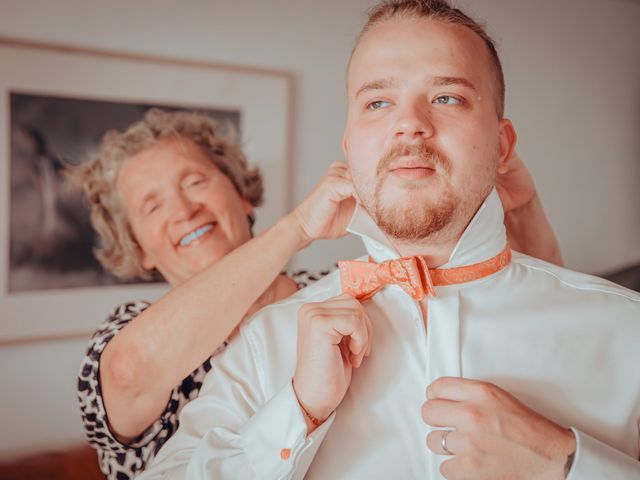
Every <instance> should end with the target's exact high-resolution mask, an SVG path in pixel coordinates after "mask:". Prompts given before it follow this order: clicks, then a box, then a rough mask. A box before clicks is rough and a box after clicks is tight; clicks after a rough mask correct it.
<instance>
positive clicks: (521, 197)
mask: <svg viewBox="0 0 640 480" xmlns="http://www.w3.org/2000/svg"><path fill="white" fill-rule="evenodd" d="M496 190H497V191H498V195H499V196H500V201H501V202H502V207H503V208H504V211H505V213H508V212H511V211H513V210H517V209H518V208H520V207H523V206H524V205H526V204H528V203H529V202H531V201H532V200H533V199H534V198H535V196H536V187H535V185H534V184H533V177H532V176H531V174H530V173H529V170H527V167H526V166H525V164H524V162H523V161H522V159H521V158H520V156H519V155H518V154H517V153H516V151H515V150H514V151H513V153H512V154H511V156H510V157H509V159H508V160H507V163H506V166H505V170H503V171H500V172H498V175H497V177H496Z"/></svg>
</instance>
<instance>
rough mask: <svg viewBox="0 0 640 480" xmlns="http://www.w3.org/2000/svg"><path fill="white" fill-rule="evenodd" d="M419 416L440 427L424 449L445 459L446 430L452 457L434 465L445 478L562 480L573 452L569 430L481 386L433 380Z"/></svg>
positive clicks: (498, 391)
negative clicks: (437, 466)
mask: <svg viewBox="0 0 640 480" xmlns="http://www.w3.org/2000/svg"><path fill="white" fill-rule="evenodd" d="M422 418H423V419H424V421H425V422H426V423H427V424H429V425H431V426H433V427H440V428H443V429H445V430H434V431H432V432H431V433H429V435H428V436H427V446H428V447H429V449H430V450H432V451H433V452H435V453H437V454H439V455H448V453H447V452H445V451H444V450H443V448H442V436H443V434H444V432H445V431H446V430H452V431H451V432H450V433H448V434H447V437H446V446H447V449H448V450H449V451H450V452H451V453H452V454H453V455H454V456H453V457H452V458H451V459H450V460H447V461H445V462H443V463H442V465H441V467H440V472H441V473H442V475H444V477H445V478H447V479H448V480H454V479H474V480H484V479H487V480H489V479H490V480H494V479H496V478H505V479H511V478H513V479H519V480H533V479H536V480H562V479H564V478H565V471H564V468H565V464H566V461H567V457H568V456H569V455H571V454H572V453H574V452H575V449H576V441H575V438H574V435H573V433H572V432H571V431H570V430H567V429H565V428H562V427H561V426H559V425H557V424H555V423H553V422H552V421H550V420H548V419H546V418H544V417H543V416H542V415H540V414H538V413H536V412H534V411H533V410H531V409H530V408H528V407H527V406H525V405H524V404H522V403H521V402H519V401H518V400H517V399H516V398H515V397H514V396H513V395H511V394H509V393H507V392H505V391H504V390H502V389H501V388H499V387H497V386H496V385H493V384H491V383H487V382H480V381H475V380H468V379H464V378H453V377H441V378H439V379H438V380H436V381H435V382H433V383H432V384H431V385H429V387H428V388H427V402H426V403H425V404H424V405H423V407H422Z"/></svg>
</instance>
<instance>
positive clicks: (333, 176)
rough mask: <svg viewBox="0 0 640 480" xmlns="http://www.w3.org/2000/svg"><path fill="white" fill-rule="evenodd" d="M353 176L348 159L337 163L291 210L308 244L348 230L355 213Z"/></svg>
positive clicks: (333, 236)
mask: <svg viewBox="0 0 640 480" xmlns="http://www.w3.org/2000/svg"><path fill="white" fill-rule="evenodd" d="M355 205H356V201H355V199H354V190H353V184H352V183H351V176H350V175H349V170H348V169H347V164H346V163H344V162H334V163H333V164H332V165H331V166H330V167H329V170H328V171H327V174H326V175H325V176H324V178H323V179H322V180H321V181H320V183H319V184H318V185H317V186H316V188H315V189H314V190H313V191H312V192H311V193H310V194H309V196H308V197H307V198H305V199H304V200H303V201H302V203H301V204H300V205H298V207H297V208H296V209H295V210H294V211H293V212H291V216H292V217H293V219H294V220H295V221H296V224H297V225H298V226H299V228H300V231H301V233H302V236H303V237H304V239H305V244H308V243H309V242H311V241H312V240H317V239H320V238H325V239H331V238H338V237H341V236H342V235H344V234H345V233H346V228H347V225H348V224H349V220H350V219H351V216H352V215H353V210H354V208H355Z"/></svg>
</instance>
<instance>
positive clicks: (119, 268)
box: [67, 108, 263, 280]
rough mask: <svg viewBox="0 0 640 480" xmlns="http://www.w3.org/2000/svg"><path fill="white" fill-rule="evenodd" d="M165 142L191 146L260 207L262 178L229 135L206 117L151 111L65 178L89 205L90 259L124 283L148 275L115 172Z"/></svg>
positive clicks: (108, 135)
mask: <svg viewBox="0 0 640 480" xmlns="http://www.w3.org/2000/svg"><path fill="white" fill-rule="evenodd" d="M169 137H182V138H188V139H190V140H192V141H193V142H195V143H196V144H197V145H198V146H199V147H200V148H201V149H202V150H203V151H204V152H205V153H206V154H207V156H208V157H209V159H210V160H211V162H213V164H214V165H215V166H216V167H218V168H219V169H220V171H221V172H222V173H224V174H225V175H226V176H227V177H228V178H229V179H230V180H231V182H232V183H233V185H234V186H235V188H236V190H237V191H238V193H239V194H240V196H241V197H242V198H245V199H246V200H248V201H249V202H250V203H251V204H252V205H253V206H255V207H257V206H259V205H261V204H262V197H263V186H262V176H261V174H260V171H259V170H258V168H256V167H254V168H250V167H249V165H248V164H247V159H246V157H245V156H244V154H243V153H242V150H241V149H240V148H239V147H238V145H237V143H236V135H235V131H234V130H233V129H232V128H230V127H225V128H223V127H222V126H221V125H220V124H219V123H218V122H216V121H215V120H213V119H212V118H210V117H208V116H206V115H201V114H198V113H191V112H183V111H177V112H167V111H164V110H160V109H157V108H153V109H151V110H149V111H147V112H146V113H145V115H144V117H143V119H142V120H140V121H138V122H136V123H134V124H132V125H131V126H130V127H129V128H128V129H127V130H125V131H124V132H118V131H116V130H110V131H108V132H107V133H106V134H105V135H104V137H103V138H102V142H101V143H100V147H99V150H98V152H97V155H96V156H95V157H94V158H92V159H91V160H90V161H88V162H86V163H82V164H80V165H78V166H76V167H72V168H70V169H69V171H68V172H67V173H68V177H69V178H70V180H71V181H73V182H74V183H76V184H77V185H80V186H81V187H82V188H83V190H84V193H85V195H86V198H87V200H88V201H89V208H90V211H91V223H92V225H93V227H94V228H95V230H96V231H97V232H98V234H99V236H100V241H101V244H100V246H98V247H97V248H96V249H95V251H94V253H95V255H96V257H97V258H98V260H100V263H102V265H103V266H104V267H105V268H106V269H108V270H109V271H110V272H112V273H113V274H114V275H116V276H117V277H119V278H121V279H124V280H130V279H134V278H143V279H149V278H151V277H152V276H153V274H152V272H149V271H147V270H146V269H145V268H144V267H143V266H142V251H141V249H140V246H139V244H138V242H137V241H136V239H135V237H134V235H133V233H132V230H131V227H130V225H129V222H128V220H127V218H126V214H125V208H124V204H123V202H122V200H121V198H120V197H119V195H118V191H117V189H116V180H117V178H118V171H119V170H120V167H121V166H122V164H123V163H124V162H125V161H127V160H128V159H129V158H131V157H133V156H134V155H137V154H138V153H140V152H141V151H143V150H145V149H147V148H149V147H151V146H152V145H153V144H155V143H156V142H157V141H158V140H161V139H165V138H169Z"/></svg>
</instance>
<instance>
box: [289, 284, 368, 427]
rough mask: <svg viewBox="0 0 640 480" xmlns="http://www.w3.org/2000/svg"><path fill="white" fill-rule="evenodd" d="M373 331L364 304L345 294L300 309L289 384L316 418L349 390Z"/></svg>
mask: <svg viewBox="0 0 640 480" xmlns="http://www.w3.org/2000/svg"><path fill="white" fill-rule="evenodd" d="M372 336H373V330H372V326H371V321H370V320H369V316H368V315H367V312H366V310H365V309H364V307H363V306H362V305H361V304H360V302H358V301H357V300H355V299H354V298H353V297H351V296H349V295H346V294H343V295H340V296H337V297H334V298H330V299H329V300H325V301H324V302H319V303H308V304H306V305H304V306H303V307H302V308H301V309H300V313H299V315H298V360H297V364H296V372H295V375H294V377H293V387H294V390H295V393H296V396H297V397H298V402H299V403H300V406H301V407H302V409H303V410H305V411H306V412H308V413H309V415H312V416H313V417H315V418H317V419H318V420H320V421H324V420H325V419H326V418H327V417H328V416H329V415H331V413H332V412H333V411H334V410H335V409H336V407H337V406H338V405H339V404H340V402H341V401H342V399H343V398H344V395H345V394H346V393H347V389H348V388H349V385H350V383H351V374H352V369H353V368H354V367H355V368H358V367H359V366H360V365H361V364H362V361H363V359H364V357H365V356H368V355H369V353H370V352H371V340H372ZM308 426H309V425H308ZM307 433H311V431H308V432H307Z"/></svg>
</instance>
